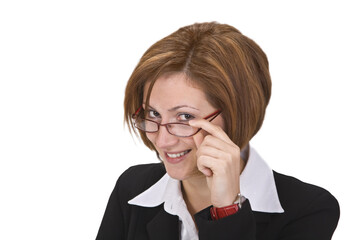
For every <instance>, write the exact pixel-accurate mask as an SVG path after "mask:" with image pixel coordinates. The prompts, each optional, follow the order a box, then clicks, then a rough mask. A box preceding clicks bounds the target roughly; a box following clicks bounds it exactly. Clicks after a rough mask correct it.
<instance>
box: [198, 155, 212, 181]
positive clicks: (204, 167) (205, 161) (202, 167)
mask: <svg viewBox="0 0 360 240" xmlns="http://www.w3.org/2000/svg"><path fill="white" fill-rule="evenodd" d="M213 165H214V158H212V157H209V156H200V157H199V158H198V159H197V167H198V169H199V171H200V172H202V173H203V174H204V175H205V176H207V177H211V176H212V175H213V171H212V170H211V167H214V166H213Z"/></svg>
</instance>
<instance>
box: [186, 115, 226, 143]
mask: <svg viewBox="0 0 360 240" xmlns="http://www.w3.org/2000/svg"><path fill="white" fill-rule="evenodd" d="M189 125H190V126H192V127H197V128H201V129H203V130H205V131H206V132H208V133H209V134H211V135H213V136H215V137H218V138H220V139H222V140H223V141H225V142H227V143H232V141H231V139H230V138H229V136H228V135H227V134H226V133H225V132H224V130H223V129H222V128H221V127H220V126H218V125H215V124H213V123H211V122H209V121H207V120H205V119H197V120H191V121H189ZM196 135H197V134H196Z"/></svg>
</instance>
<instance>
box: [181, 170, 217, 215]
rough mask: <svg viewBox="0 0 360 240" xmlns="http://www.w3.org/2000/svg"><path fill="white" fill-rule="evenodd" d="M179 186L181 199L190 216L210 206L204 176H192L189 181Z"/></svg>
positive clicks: (208, 192)
mask: <svg viewBox="0 0 360 240" xmlns="http://www.w3.org/2000/svg"><path fill="white" fill-rule="evenodd" d="M181 184H182V193H183V198H184V200H185V202H186V205H187V208H188V210H189V212H190V214H191V215H192V216H193V215H194V214H195V213H197V212H199V211H201V210H203V209H204V208H206V207H208V206H210V205H211V201H210V189H209V188H208V185H207V182H206V177H205V175H203V174H201V175H200V174H199V175H196V176H192V177H191V178H189V179H186V180H183V181H182V182H181Z"/></svg>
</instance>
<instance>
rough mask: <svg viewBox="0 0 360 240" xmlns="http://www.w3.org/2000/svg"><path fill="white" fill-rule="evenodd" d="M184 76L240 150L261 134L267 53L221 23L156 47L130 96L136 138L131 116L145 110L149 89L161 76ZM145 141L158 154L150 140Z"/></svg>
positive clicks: (196, 27) (190, 29) (131, 84)
mask: <svg viewBox="0 0 360 240" xmlns="http://www.w3.org/2000/svg"><path fill="white" fill-rule="evenodd" d="M171 72H183V73H185V74H186V75H187V77H188V79H189V80H190V81H191V82H192V83H194V84H195V86H198V87H200V88H201V89H202V90H203V91H204V92H205V94H206V96H207V99H208V101H209V102H210V103H211V104H212V105H213V106H214V107H215V108H218V109H221V110H222V116H223V118H224V122H225V131H226V133H227V134H228V136H229V137H230V139H231V140H232V141H233V142H234V143H235V144H237V145H238V146H239V147H240V148H242V147H244V146H246V144H248V142H249V141H250V139H251V138H252V137H253V136H254V135H255V134H256V133H257V132H258V130H259V129H260V127H261V125H262V122H263V120H264V116H265V110H266V106H267V105H268V103H269V100H270V95H271V79H270V73H269V64H268V60H267V57H266V55H265V53H264V52H263V51H262V50H261V48H260V47H259V46H258V45H257V44H256V43H255V42H254V41H253V40H251V39H249V38H248V37H246V36H244V35H243V34H241V33H240V32H239V31H238V30H237V29H236V28H234V27H232V26H229V25H226V24H219V23H216V22H210V23H196V24H193V25H190V26H186V27H183V28H180V29H179V30H177V31H176V32H174V33H172V34H170V35H169V36H167V37H165V38H163V39H162V40H160V41H158V42H156V43H155V44H154V45H152V46H151V47H150V48H149V49H148V50H147V51H146V52H145V54H144V55H143V56H142V58H141V59H140V62H139V63H138V65H137V66H136V68H135V70H134V71H133V73H132V75H131V77H130V79H129V81H128V84H127V87H126V91H125V100H124V108H125V112H124V114H125V121H126V122H127V124H128V126H129V128H130V129H131V130H133V131H134V132H136V131H135V129H134V126H133V124H132V121H131V117H132V114H133V113H134V112H135V111H136V110H137V109H138V108H139V107H140V106H141V105H142V103H143V99H144V85H145V83H147V82H149V83H150V84H149V90H148V93H149V94H147V96H145V97H146V106H147V104H148V101H149V97H150V93H151V89H152V87H153V85H154V83H155V81H156V80H157V79H158V78H159V76H160V75H163V74H165V73H171ZM140 136H141V138H142V140H143V142H144V143H145V145H146V146H148V147H149V148H150V149H152V150H155V148H154V146H153V145H152V143H151V142H150V141H149V140H148V139H147V137H146V134H145V133H143V132H140Z"/></svg>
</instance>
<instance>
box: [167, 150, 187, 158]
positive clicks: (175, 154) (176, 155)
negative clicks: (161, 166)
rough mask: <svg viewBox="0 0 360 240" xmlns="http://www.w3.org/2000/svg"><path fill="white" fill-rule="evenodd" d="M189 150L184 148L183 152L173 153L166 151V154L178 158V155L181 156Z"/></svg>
mask: <svg viewBox="0 0 360 240" xmlns="http://www.w3.org/2000/svg"><path fill="white" fill-rule="evenodd" d="M188 152H189V151H188V150H186V151H184V152H181V153H174V154H171V153H166V154H167V155H168V157H171V158H178V157H181V156H184V155H185V154H186V153H188Z"/></svg>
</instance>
